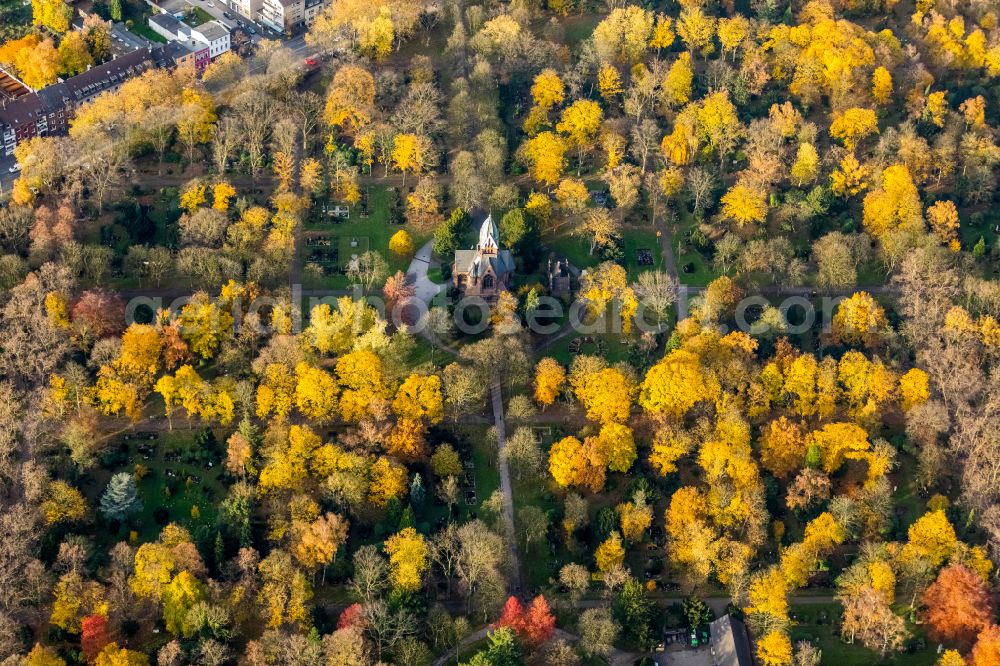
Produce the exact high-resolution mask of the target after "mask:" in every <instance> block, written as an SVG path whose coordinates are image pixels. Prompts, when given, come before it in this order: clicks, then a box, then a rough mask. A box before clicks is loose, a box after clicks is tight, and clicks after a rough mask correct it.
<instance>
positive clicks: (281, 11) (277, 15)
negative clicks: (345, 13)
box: [258, 0, 331, 33]
mask: <svg viewBox="0 0 1000 666" xmlns="http://www.w3.org/2000/svg"><path fill="white" fill-rule="evenodd" d="M330 2H331V0H263V2H262V5H261V8H260V11H259V12H258V16H259V17H260V22H261V23H263V24H264V25H266V26H267V27H269V28H271V29H272V30H277V31H278V32H285V33H290V32H292V30H294V29H296V28H301V27H304V26H308V25H312V23H313V21H315V20H316V17H317V16H319V14H320V12H322V11H323V10H324V9H326V7H327V6H329V5H330Z"/></svg>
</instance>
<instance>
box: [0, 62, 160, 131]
mask: <svg viewBox="0 0 1000 666" xmlns="http://www.w3.org/2000/svg"><path fill="white" fill-rule="evenodd" d="M163 56H164V54H163V52H162V49H161V48H160V47H146V48H142V49H139V50H137V51H132V52H131V53H128V54H126V55H123V56H121V57H120V58H115V59H114V60H112V61H110V62H107V63H105V64H103V65H98V66H96V67H91V68H90V69H89V70H87V71H86V72H83V73H82V74H78V75H76V76H74V77H71V78H69V79H66V80H65V81H60V82H59V83H54V84H52V85H50V86H47V87H45V88H42V89H41V90H39V91H38V92H36V93H33V94H30V95H23V96H22V97H19V98H17V99H15V100H12V101H5V102H4V103H3V104H2V105H0V124H6V125H10V126H12V127H16V126H18V125H21V124H24V123H26V122H35V121H36V120H37V119H38V117H40V116H42V115H47V114H49V113H54V112H56V111H61V110H63V109H64V108H65V107H66V106H67V105H76V104H79V103H81V102H83V101H85V100H87V99H89V98H90V97H93V96H94V95H97V94H98V93H101V92H104V91H105V90H108V89H111V88H114V87H117V86H119V85H121V84H122V83H123V82H125V81H127V80H128V79H130V78H132V77H134V76H137V75H138V74H140V73H142V72H144V71H146V70H147V69H151V68H153V67H156V66H158V65H160V64H162V59H163Z"/></svg>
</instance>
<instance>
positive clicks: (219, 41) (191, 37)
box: [149, 14, 231, 73]
mask: <svg viewBox="0 0 1000 666" xmlns="http://www.w3.org/2000/svg"><path fill="white" fill-rule="evenodd" d="M149 27H150V29H152V30H153V31H154V32H156V33H157V34H158V35H161V36H162V37H164V38H165V39H167V40H168V41H169V43H171V44H179V45H181V46H183V47H184V48H185V49H187V51H189V52H190V57H188V56H187V55H185V54H181V53H179V52H178V51H177V49H176V48H171V49H170V52H171V55H172V56H173V59H174V62H175V63H176V64H178V65H179V64H182V63H184V62H187V61H193V62H194V65H195V71H197V72H198V73H201V72H202V71H203V70H204V69H205V67H207V66H208V63H210V62H211V61H212V60H213V59H215V58H218V57H219V56H220V55H222V54H223V53H225V52H226V51H228V50H229V47H230V45H231V42H230V35H229V28H227V27H226V26H225V25H223V24H222V23H220V22H219V21H206V22H205V23H202V24H201V25H199V26H194V27H192V26H189V25H187V24H186V23H184V22H182V21H179V20H177V18H176V17H175V16H173V15H172V14H156V15H155V16H150V17H149Z"/></svg>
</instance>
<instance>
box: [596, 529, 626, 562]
mask: <svg viewBox="0 0 1000 666" xmlns="http://www.w3.org/2000/svg"><path fill="white" fill-rule="evenodd" d="M594 559H595V560H596V561H597V569H598V570H599V571H602V572H605V573H606V572H608V571H611V569H613V568H615V567H618V566H621V564H622V562H624V561H625V548H624V546H622V537H621V535H620V534H619V533H618V532H617V530H616V531H613V532H612V533H611V534H610V535H608V538H607V539H605V540H604V541H603V542H602V543H601V545H599V546H598V547H597V550H595V551H594Z"/></svg>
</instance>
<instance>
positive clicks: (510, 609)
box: [494, 595, 556, 647]
mask: <svg viewBox="0 0 1000 666" xmlns="http://www.w3.org/2000/svg"><path fill="white" fill-rule="evenodd" d="M494 626H495V627H509V628H510V629H512V630H513V631H514V633H516V634H517V636H518V638H520V639H521V640H522V641H524V643H525V644H526V645H528V646H531V647H537V646H539V645H541V644H543V643H545V642H546V641H548V640H549V639H550V638H551V637H552V634H553V632H555V628H556V618H555V616H554V615H553V614H552V611H551V610H550V609H549V604H548V602H547V601H546V600H545V597H544V596H542V595H538V596H537V597H535V598H534V599H532V601H531V603H530V604H528V607H527V608H525V607H524V606H522V605H521V602H520V601H518V600H517V597H509V598H508V599H507V602H506V603H505V604H504V607H503V612H502V613H501V615H500V619H498V620H497V621H496V624H495V625H494Z"/></svg>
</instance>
